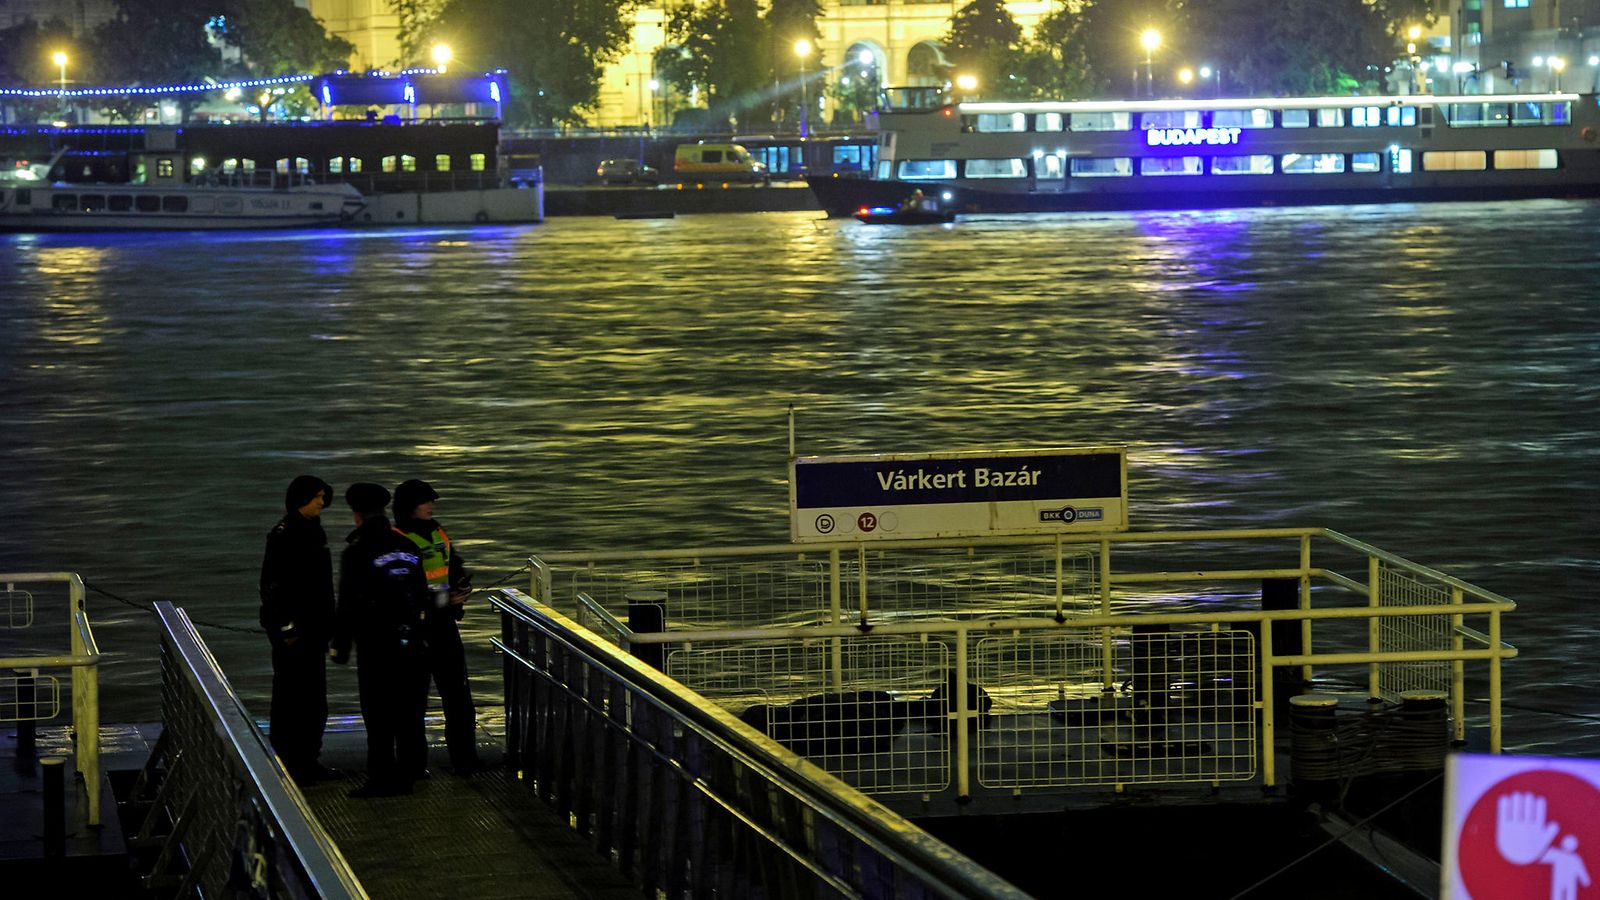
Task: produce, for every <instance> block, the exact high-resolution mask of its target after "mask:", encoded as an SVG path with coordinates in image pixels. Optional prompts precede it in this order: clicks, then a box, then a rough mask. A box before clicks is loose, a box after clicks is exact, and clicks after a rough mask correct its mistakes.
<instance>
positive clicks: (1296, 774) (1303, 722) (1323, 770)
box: [1289, 694, 1343, 803]
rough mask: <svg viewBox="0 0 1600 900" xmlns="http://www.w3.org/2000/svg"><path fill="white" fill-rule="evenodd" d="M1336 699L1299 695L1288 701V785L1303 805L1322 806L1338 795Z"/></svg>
mask: <svg viewBox="0 0 1600 900" xmlns="http://www.w3.org/2000/svg"><path fill="white" fill-rule="evenodd" d="M1338 706H1339V698H1338V697H1335V696H1332V695H1330V694H1300V695H1298V696H1295V697H1291V698H1289V765H1290V778H1289V783H1290V785H1291V786H1292V787H1293V789H1294V792H1295V793H1296V794H1297V795H1298V796H1299V797H1301V798H1302V800H1303V801H1305V802H1319V803H1325V802H1328V801H1330V800H1332V799H1333V798H1334V797H1335V796H1337V787H1338V783H1339V778H1340V777H1341V775H1342V774H1343V773H1342V772H1340V770H1339V759H1340V755H1341V750H1342V748H1340V747H1339V745H1338V736H1337V732H1336V729H1337V727H1338V712H1337V710H1338Z"/></svg>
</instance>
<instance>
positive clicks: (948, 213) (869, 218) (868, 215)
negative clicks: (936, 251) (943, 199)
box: [855, 203, 956, 225]
mask: <svg viewBox="0 0 1600 900" xmlns="http://www.w3.org/2000/svg"><path fill="white" fill-rule="evenodd" d="M855 215H856V218H857V219H858V220H860V221H862V222H865V223H866V224H868V225H940V224H945V223H948V222H954V221H955V220H956V214H955V210H950V209H915V208H909V207H907V206H906V205H905V204H903V203H902V204H900V205H898V206H863V207H861V208H860V209H858V210H856V214H855Z"/></svg>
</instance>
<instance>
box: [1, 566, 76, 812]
mask: <svg viewBox="0 0 1600 900" xmlns="http://www.w3.org/2000/svg"><path fill="white" fill-rule="evenodd" d="M57 582H62V583H65V584H66V585H67V602H68V608H69V610H70V613H71V623H70V625H69V631H70V632H71V635H72V652H71V653H70V654H68V655H66V656H15V657H8V658H0V669H60V668H70V669H71V670H72V731H73V751H74V756H75V760H74V764H75V765H76V767H77V770H78V774H79V775H80V776H81V777H82V778H83V786H84V792H85V794H86V795H87V801H88V811H89V824H90V825H99V824H100V648H99V647H98V646H97V645H96V644H95V641H94V630H93V629H92V628H91V627H90V626H89V610H88V607H87V605H86V603H85V591H84V587H83V579H82V578H80V577H78V576H77V575H75V574H72V573H70V572H17V573H9V574H8V573H0V583H4V584H5V585H6V589H7V591H8V592H10V591H14V590H15V586H16V585H18V584H44V583H57Z"/></svg>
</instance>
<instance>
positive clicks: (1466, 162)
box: [1422, 150, 1488, 172]
mask: <svg viewBox="0 0 1600 900" xmlns="http://www.w3.org/2000/svg"><path fill="white" fill-rule="evenodd" d="M1422 168H1423V170H1424V171H1427V172H1481V171H1483V170H1484V169H1486V168H1488V154H1486V153H1484V152H1483V151H1482V150H1432V151H1429V152H1427V153H1424V154H1422Z"/></svg>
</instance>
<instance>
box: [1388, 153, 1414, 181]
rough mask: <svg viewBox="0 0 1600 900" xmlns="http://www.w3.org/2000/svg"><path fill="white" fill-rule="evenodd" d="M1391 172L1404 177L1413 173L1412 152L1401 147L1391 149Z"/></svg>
mask: <svg viewBox="0 0 1600 900" xmlns="http://www.w3.org/2000/svg"><path fill="white" fill-rule="evenodd" d="M1389 171H1391V172H1398V173H1400V174H1402V175H1405V174H1409V173H1410V172H1411V151H1410V150H1402V149H1401V148H1399V147H1390V148H1389Z"/></svg>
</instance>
